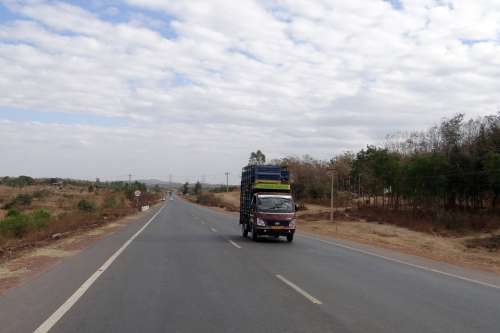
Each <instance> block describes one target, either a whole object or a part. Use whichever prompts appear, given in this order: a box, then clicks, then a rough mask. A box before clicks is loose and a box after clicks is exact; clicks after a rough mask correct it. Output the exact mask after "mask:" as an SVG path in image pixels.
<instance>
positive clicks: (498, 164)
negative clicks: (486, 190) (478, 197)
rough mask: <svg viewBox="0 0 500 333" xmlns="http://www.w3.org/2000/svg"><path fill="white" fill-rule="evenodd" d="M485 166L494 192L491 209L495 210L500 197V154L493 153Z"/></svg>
mask: <svg viewBox="0 0 500 333" xmlns="http://www.w3.org/2000/svg"><path fill="white" fill-rule="evenodd" d="M485 164H486V170H487V172H488V176H489V177H488V178H489V182H490V186H491V190H492V192H493V199H492V201H491V207H492V208H493V209H495V207H496V203H497V199H498V198H499V197H500V153H491V154H490V155H489V156H488V159H487V160H486V163H485Z"/></svg>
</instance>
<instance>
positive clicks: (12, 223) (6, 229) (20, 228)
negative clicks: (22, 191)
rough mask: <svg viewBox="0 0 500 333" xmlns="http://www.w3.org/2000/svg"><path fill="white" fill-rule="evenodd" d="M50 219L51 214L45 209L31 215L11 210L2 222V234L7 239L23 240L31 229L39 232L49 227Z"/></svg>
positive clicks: (0, 227) (0, 223)
mask: <svg viewBox="0 0 500 333" xmlns="http://www.w3.org/2000/svg"><path fill="white" fill-rule="evenodd" d="M50 218H51V215H50V213H49V212H48V211H46V210H44V209H37V210H35V211H34V212H32V213H31V214H22V213H19V212H18V211H17V210H15V209H11V210H9V212H8V213H7V216H6V217H5V218H4V219H3V220H1V221H0V233H1V234H2V235H4V236H7V237H17V238H21V237H23V236H24V235H25V234H26V233H27V232H28V231H29V230H30V229H32V230H38V229H42V228H45V227H47V223H48V221H49V220H50Z"/></svg>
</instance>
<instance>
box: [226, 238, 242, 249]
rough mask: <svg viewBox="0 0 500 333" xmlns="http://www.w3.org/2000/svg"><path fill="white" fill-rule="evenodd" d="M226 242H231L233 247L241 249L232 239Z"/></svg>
mask: <svg viewBox="0 0 500 333" xmlns="http://www.w3.org/2000/svg"><path fill="white" fill-rule="evenodd" d="M228 242H229V243H231V244H232V245H233V246H234V247H235V248H238V249H241V246H239V245H238V244H236V243H235V242H233V241H232V240H229V241H228Z"/></svg>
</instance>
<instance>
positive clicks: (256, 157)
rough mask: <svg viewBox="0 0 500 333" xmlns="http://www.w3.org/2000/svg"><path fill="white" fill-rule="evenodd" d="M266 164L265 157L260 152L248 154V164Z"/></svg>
mask: <svg viewBox="0 0 500 333" xmlns="http://www.w3.org/2000/svg"><path fill="white" fill-rule="evenodd" d="M265 163H266V155H264V153H263V152H261V151H260V150H257V151H256V152H252V153H251V154H250V158H249V159H248V164H252V165H262V164H265Z"/></svg>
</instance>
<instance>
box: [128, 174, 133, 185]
mask: <svg viewBox="0 0 500 333" xmlns="http://www.w3.org/2000/svg"><path fill="white" fill-rule="evenodd" d="M132 176H133V175H132V174H130V173H129V174H128V183H129V184H130V183H132Z"/></svg>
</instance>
